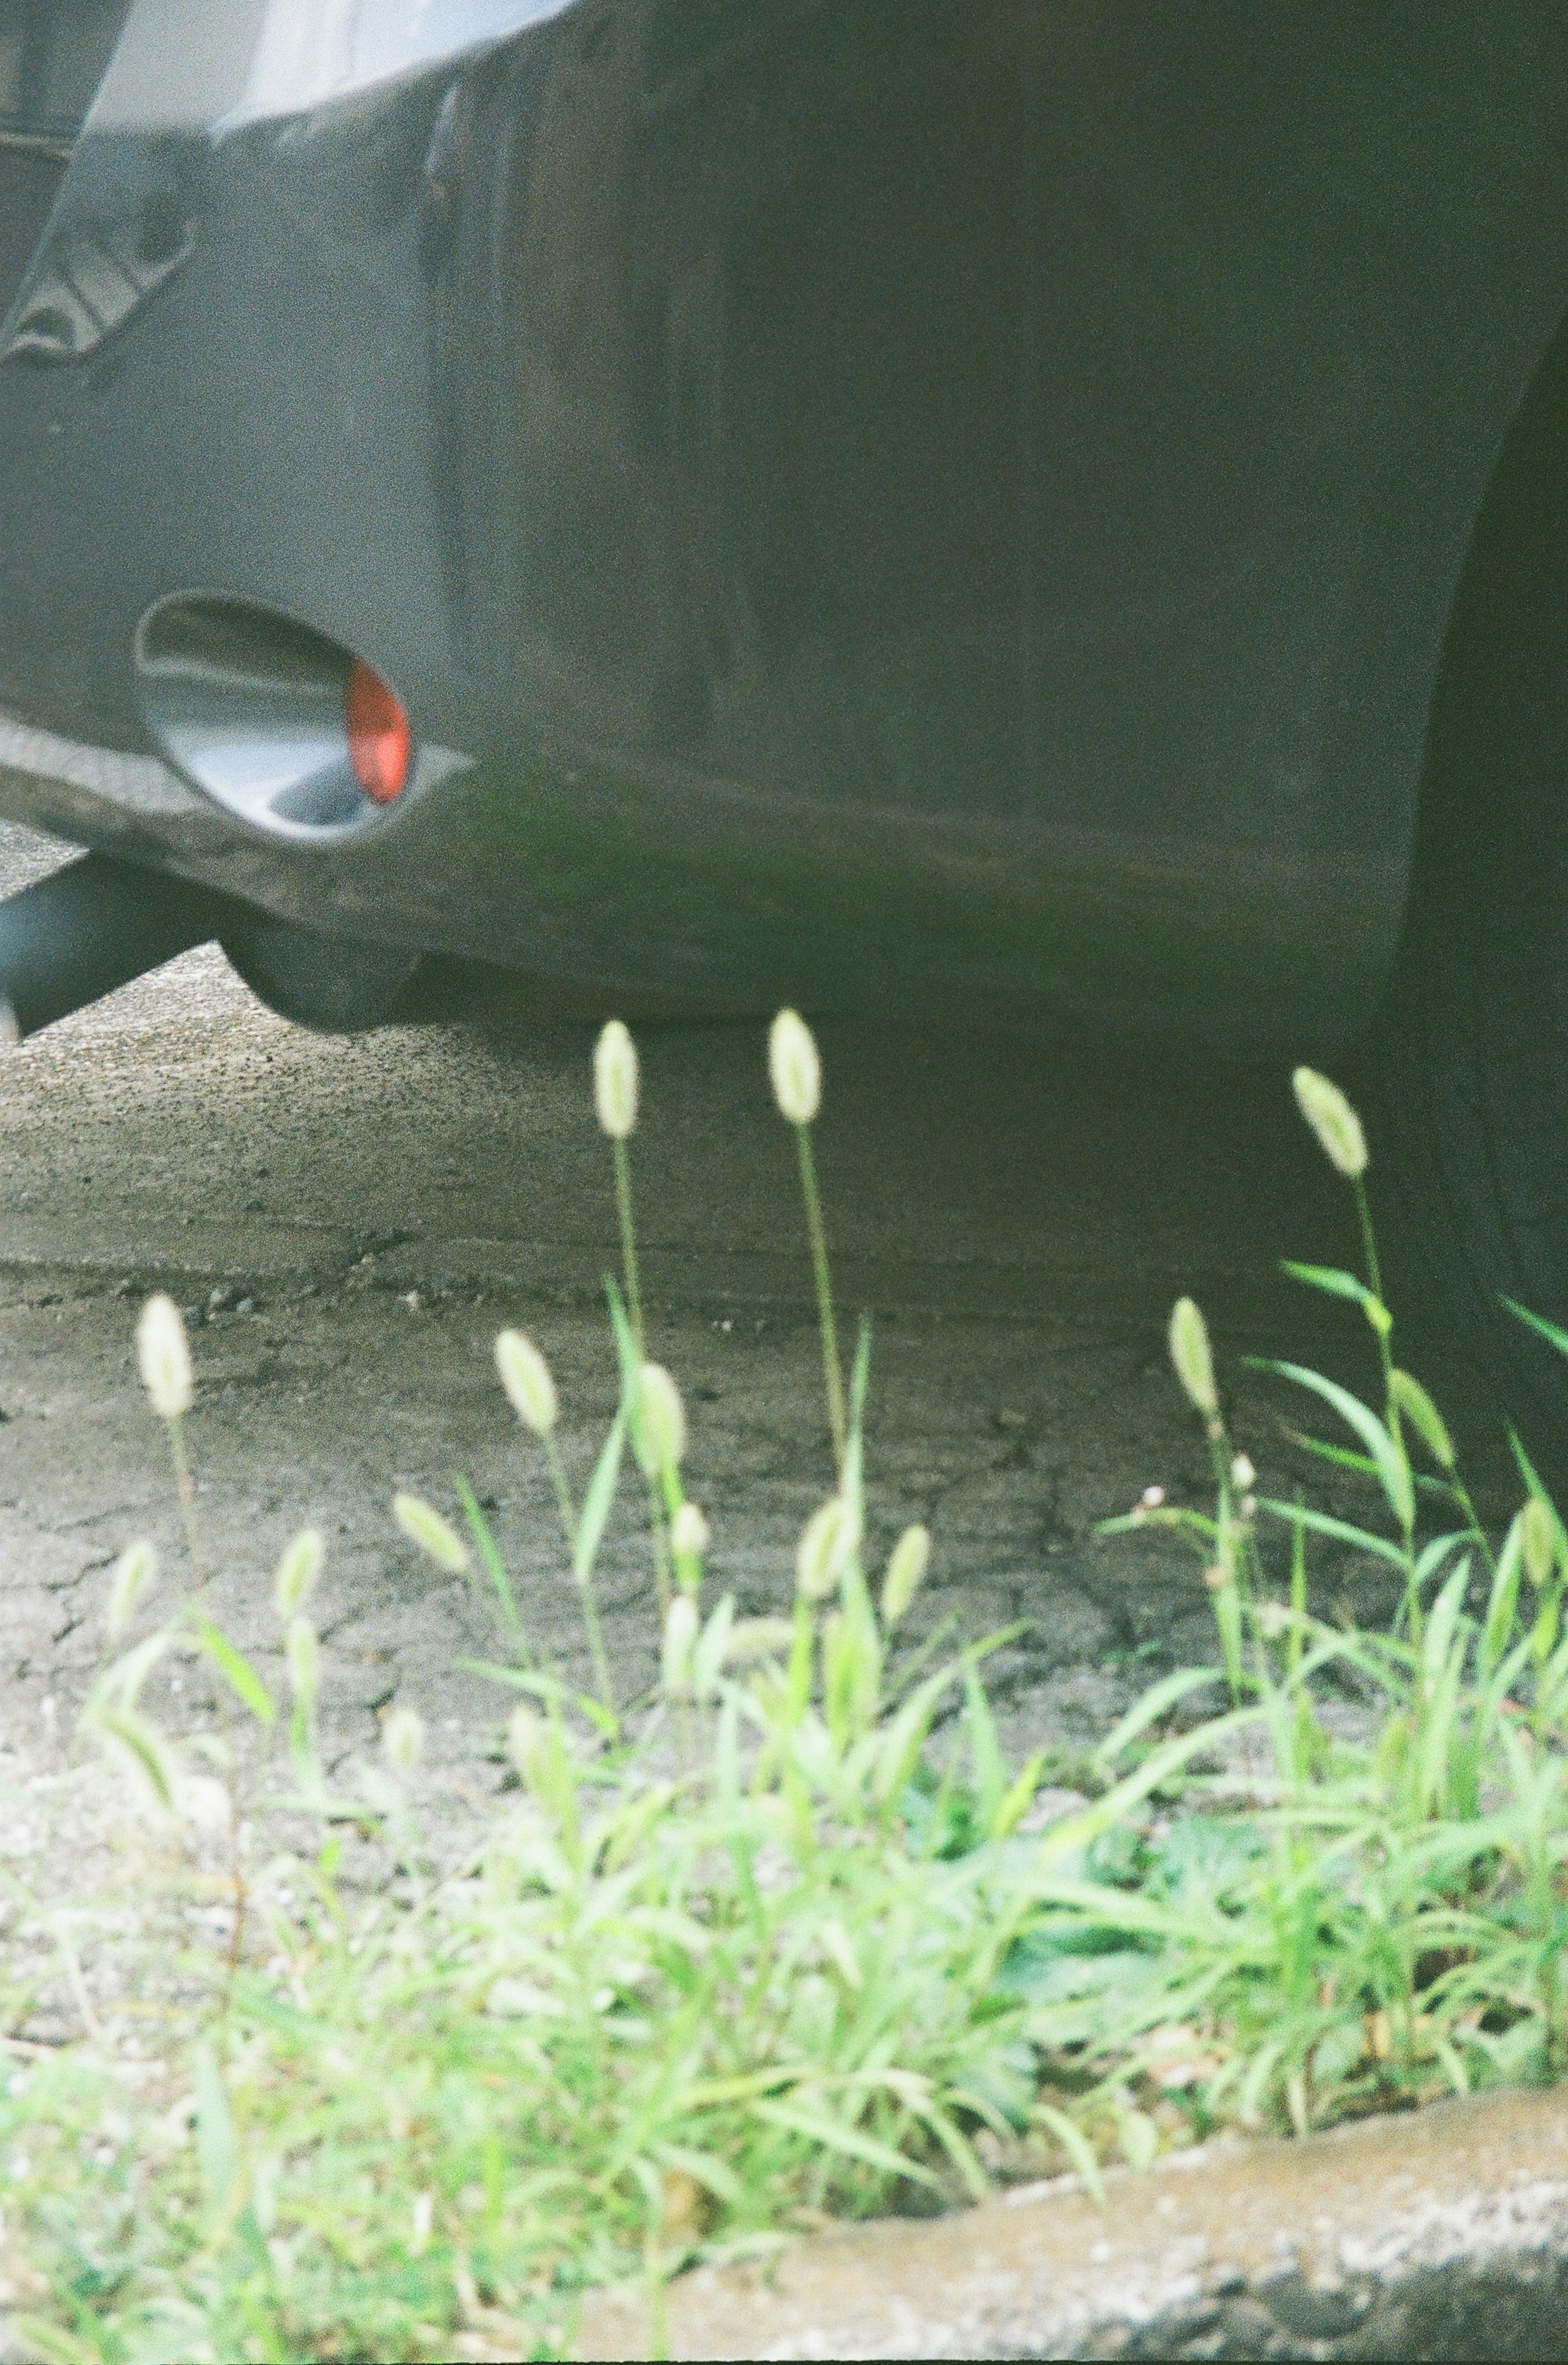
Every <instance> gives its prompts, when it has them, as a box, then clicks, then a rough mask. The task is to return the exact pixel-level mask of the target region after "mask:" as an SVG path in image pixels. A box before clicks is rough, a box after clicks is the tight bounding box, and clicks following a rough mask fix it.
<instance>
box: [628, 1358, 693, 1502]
mask: <svg viewBox="0 0 1568 2365" xmlns="http://www.w3.org/2000/svg"><path fill="white" fill-rule="evenodd" d="M637 1414H638V1419H639V1422H640V1425H641V1429H642V1438H643V1453H644V1456H645V1457H646V1458H645V1459H644V1461H643V1470H644V1476H646V1477H649V1478H652V1477H654V1476H655V1475H656V1474H657V1473H658V1472H659V1471H661V1470H678V1469H679V1467H680V1463H681V1459H682V1456H683V1455H684V1454H685V1452H686V1408H685V1407H684V1406H683V1405H682V1403H681V1401H680V1390H679V1389H678V1387H677V1386H676V1384H675V1382H674V1381H673V1380H672V1379H671V1377H670V1375H669V1373H667V1372H666V1369H665V1367H664V1365H663V1364H662V1363H644V1364H642V1365H641V1366H640V1367H639V1369H638V1373H637Z"/></svg>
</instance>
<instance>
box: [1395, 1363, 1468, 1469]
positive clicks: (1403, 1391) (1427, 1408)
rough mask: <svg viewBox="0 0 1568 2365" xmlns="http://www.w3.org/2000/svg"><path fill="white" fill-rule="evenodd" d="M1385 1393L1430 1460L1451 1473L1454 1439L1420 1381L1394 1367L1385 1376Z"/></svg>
mask: <svg viewBox="0 0 1568 2365" xmlns="http://www.w3.org/2000/svg"><path fill="white" fill-rule="evenodd" d="M1388 1393H1389V1395H1390V1396H1391V1397H1392V1398H1393V1400H1394V1404H1395V1406H1396V1407H1398V1409H1399V1410H1400V1411H1401V1412H1402V1413H1403V1414H1404V1415H1405V1418H1406V1420H1407V1421H1408V1422H1409V1423H1410V1426H1411V1428H1412V1429H1414V1430H1415V1431H1416V1434H1417V1437H1418V1438H1419V1439H1420V1440H1421V1442H1422V1444H1423V1445H1424V1446H1425V1447H1426V1449H1427V1451H1428V1453H1429V1454H1430V1455H1431V1457H1432V1459H1433V1461H1434V1462H1436V1463H1439V1464H1440V1465H1441V1467H1442V1468H1443V1469H1444V1470H1451V1469H1452V1468H1453V1466H1454V1451H1453V1440H1452V1438H1451V1437H1450V1435H1449V1433H1448V1429H1447V1425H1446V1424H1445V1422H1444V1420H1443V1417H1442V1415H1441V1413H1440V1412H1439V1410H1438V1407H1437V1406H1436V1405H1435V1404H1434V1403H1433V1402H1432V1399H1431V1397H1430V1396H1429V1395H1428V1394H1427V1391H1426V1389H1425V1388H1424V1387H1423V1386H1422V1385H1421V1383H1420V1381H1419V1380H1417V1379H1416V1378H1414V1377H1413V1376H1412V1374H1411V1373H1409V1372H1402V1371H1400V1370H1399V1369H1398V1367H1397V1366H1395V1368H1394V1370H1393V1371H1391V1372H1390V1373H1389V1375H1388Z"/></svg>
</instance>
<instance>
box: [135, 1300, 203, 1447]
mask: <svg viewBox="0 0 1568 2365" xmlns="http://www.w3.org/2000/svg"><path fill="white" fill-rule="evenodd" d="M136 1359H137V1362H139V1363H140V1367H141V1384H142V1386H143V1387H144V1388H145V1389H146V1391H147V1394H148V1396H149V1398H150V1400H151V1406H152V1409H153V1411H154V1412H155V1413H156V1414H157V1415H158V1418H159V1419H160V1420H178V1419H179V1418H180V1416H181V1415H182V1413H187V1412H189V1410H190V1408H191V1351H190V1346H189V1343H188V1341H187V1340H186V1338H185V1324H184V1323H183V1322H182V1321H181V1319H180V1309H179V1307H178V1306H176V1305H175V1303H174V1299H173V1298H172V1297H166V1296H165V1295H163V1293H162V1290H160V1291H159V1293H158V1295H157V1296H156V1297H150V1298H149V1299H148V1301H147V1303H146V1305H145V1306H143V1307H142V1309H141V1312H140V1317H138V1320H137V1325H136Z"/></svg>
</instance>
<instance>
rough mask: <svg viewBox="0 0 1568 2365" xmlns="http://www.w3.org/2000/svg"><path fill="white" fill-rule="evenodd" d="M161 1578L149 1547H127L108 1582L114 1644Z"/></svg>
mask: <svg viewBox="0 0 1568 2365" xmlns="http://www.w3.org/2000/svg"><path fill="white" fill-rule="evenodd" d="M157 1576H158V1555H157V1553H156V1552H154V1550H153V1548H152V1546H151V1544H150V1543H134V1544H127V1546H126V1548H125V1550H124V1552H121V1554H120V1556H119V1558H118V1560H117V1561H116V1563H115V1565H114V1574H113V1575H111V1577H110V1578H109V1608H108V1621H107V1622H108V1630H109V1640H110V1642H118V1640H119V1638H120V1636H121V1634H123V1633H124V1631H125V1629H126V1627H127V1626H128V1625H129V1622H130V1619H131V1613H132V1612H133V1611H134V1609H135V1608H136V1605H137V1603H138V1602H139V1601H140V1598H141V1597H142V1595H143V1594H144V1593H145V1592H146V1590H147V1588H148V1586H150V1585H152V1584H155V1583H156V1581H157Z"/></svg>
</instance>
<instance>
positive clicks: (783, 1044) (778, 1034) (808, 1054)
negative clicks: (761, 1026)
mask: <svg viewBox="0 0 1568 2365" xmlns="http://www.w3.org/2000/svg"><path fill="white" fill-rule="evenodd" d="M767 1073H768V1076H769V1079H770V1080H771V1082H772V1085H773V1097H774V1099H775V1100H776V1101H777V1102H778V1108H779V1113H780V1115H783V1116H787V1117H788V1118H789V1120H790V1124H791V1125H810V1124H811V1122H812V1118H813V1117H814V1116H815V1115H816V1113H817V1111H818V1109H819V1108H820V1107H821V1105H822V1096H823V1063H822V1059H821V1057H820V1056H819V1054H818V1051H817V1047H816V1041H815V1038H814V1037H813V1036H812V1030H811V1028H810V1027H809V1026H807V1024H806V1022H805V1020H804V1019H803V1018H802V1017H801V1014H800V1013H799V1012H798V1011H795V1010H781V1011H780V1012H779V1013H778V1017H777V1018H776V1019H775V1020H774V1022H773V1025H772V1026H771V1027H770V1029H769V1030H768V1037H767Z"/></svg>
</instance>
